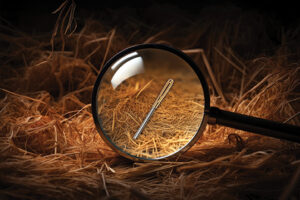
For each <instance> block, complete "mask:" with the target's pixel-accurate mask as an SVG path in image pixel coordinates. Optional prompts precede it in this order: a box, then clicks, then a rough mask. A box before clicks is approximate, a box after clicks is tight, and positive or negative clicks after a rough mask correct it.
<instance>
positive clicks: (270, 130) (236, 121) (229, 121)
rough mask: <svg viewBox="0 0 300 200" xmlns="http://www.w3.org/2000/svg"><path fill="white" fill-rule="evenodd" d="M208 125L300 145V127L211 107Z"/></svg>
mask: <svg viewBox="0 0 300 200" xmlns="http://www.w3.org/2000/svg"><path fill="white" fill-rule="evenodd" d="M206 114H208V116H209V118H208V124H219V125H223V126H227V127H231V128H236V129H240V130H244V131H249V132H253V133H258V134H261V135H266V136H271V137H275V138H279V139H285V140H290V141H293V142H298V143H300V127H298V126H294V125H290V124H283V123H279V122H275V121H271V120H266V119H261V118H257V117H251V116H248V115H242V114H238V113H233V112H229V111H225V110H221V109H219V108H216V107H211V108H210V110H209V111H208V112H207V113H206Z"/></svg>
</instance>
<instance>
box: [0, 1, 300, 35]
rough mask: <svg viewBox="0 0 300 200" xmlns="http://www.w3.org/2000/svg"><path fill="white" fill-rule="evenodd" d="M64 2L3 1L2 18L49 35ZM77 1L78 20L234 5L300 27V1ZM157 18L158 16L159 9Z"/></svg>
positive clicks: (191, 10) (23, 28)
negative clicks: (114, 13) (148, 10)
mask: <svg viewBox="0 0 300 200" xmlns="http://www.w3.org/2000/svg"><path fill="white" fill-rule="evenodd" d="M62 2H63V0H50V1H43V0H24V1H12V0H1V1H0V17H1V18H3V19H5V20H7V21H9V22H10V23H11V24H13V25H14V26H16V27H17V28H19V29H21V30H24V31H26V32H47V31H51V30H52V29H53V25H54V23H55V20H56V18H57V15H53V14H51V13H52V12H53V11H54V10H55V9H57V8H58V7H59V5H60V4H61V3H62ZM75 2H76V4H77V8H76V15H75V16H76V18H77V20H78V19H81V18H83V17H86V16H97V15H98V14H99V13H101V12H103V11H104V10H118V9H120V8H131V9H132V10H133V11H134V12H136V14H135V15H134V16H136V17H143V10H144V9H146V8H149V7H151V6H155V7H156V8H159V7H160V6H165V5H171V6H172V7H173V8H174V7H175V8H176V9H175V10H174V12H177V11H178V10H183V11H185V12H187V13H191V14H193V16H194V17H197V13H199V12H200V11H201V9H203V8H205V7H209V6H234V7H238V8H240V9H242V10H245V11H252V10H253V11H256V12H258V13H259V14H262V15H264V16H266V17H270V18H272V19H274V20H276V21H278V22H279V24H280V26H282V27H285V28H291V27H292V28H294V27H297V26H298V25H299V24H300V20H299V19H300V17H299V15H300V14H299V13H300V12H299V7H298V6H297V3H296V1H239V0H231V1H221V0H212V1H209V0H204V1H197V0H193V1H192V0H173V1H171V0H166V1H163V0H129V1H124V0H123V1H116V0H107V1H90V0H75ZM168 12H172V11H168ZM174 14H176V13H174ZM153 15H155V9H154V13H153ZM124 17H126V16H124ZM157 23H159V22H157Z"/></svg>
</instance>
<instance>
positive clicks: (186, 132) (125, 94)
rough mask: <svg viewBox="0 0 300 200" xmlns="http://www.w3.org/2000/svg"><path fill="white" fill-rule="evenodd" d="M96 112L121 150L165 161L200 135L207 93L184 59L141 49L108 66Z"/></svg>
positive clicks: (108, 134)
mask: <svg viewBox="0 0 300 200" xmlns="http://www.w3.org/2000/svg"><path fill="white" fill-rule="evenodd" d="M97 109H98V110H97V113H98V120H99V123H100V127H101V129H102V132H103V134H104V136H105V137H106V138H107V139H108V140H109V141H110V142H111V143H112V144H113V145H114V146H115V147H116V148H117V149H118V150H120V151H122V152H124V153H126V154H128V155H130V156H134V157H138V158H143V159H161V158H165V157H168V156H170V155H173V154H174V153H176V152H178V151H180V150H181V149H182V148H184V147H185V146H186V145H188V143H189V142H190V141H191V140H192V139H193V138H194V136H195V134H197V132H198V129H199V127H200V125H201V122H202V119H203V114H204V95H203V88H202V86H201V83H200V80H199V79H198V76H197V74H196V73H195V72H194V70H193V69H192V68H191V66H190V65H189V64H188V63H187V62H186V61H185V60H184V59H182V58H181V57H179V56H177V55H176V54H174V53H171V52H169V51H167V50H162V49H156V48H147V49H141V50H137V51H134V52H130V53H128V54H126V55H125V56H123V57H121V58H120V59H118V60H117V61H116V62H114V63H113V64H112V65H111V66H109V68H108V70H107V71H106V72H105V74H104V76H103V77H102V79H101V82H100V85H99V89H98V96H97Z"/></svg>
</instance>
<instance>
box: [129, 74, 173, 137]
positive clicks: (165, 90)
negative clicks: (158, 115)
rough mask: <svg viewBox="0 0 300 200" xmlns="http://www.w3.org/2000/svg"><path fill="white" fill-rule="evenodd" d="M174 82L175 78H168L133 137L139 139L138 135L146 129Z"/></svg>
mask: <svg viewBox="0 0 300 200" xmlns="http://www.w3.org/2000/svg"><path fill="white" fill-rule="evenodd" d="M173 84H174V80H173V79H169V80H167V82H166V84H165V85H164V87H163V89H162V90H161V91H160V93H159V95H158V97H157V98H156V100H155V102H154V103H153V105H152V108H151V110H150V111H149V112H148V114H147V116H146V118H145V119H144V121H143V122H142V124H141V126H140V127H139V129H138V130H137V132H136V133H135V134H134V136H133V139H137V137H138V136H139V135H140V134H141V133H142V131H143V130H144V128H145V126H146V124H147V123H148V121H149V120H150V118H151V116H152V115H153V113H154V111H155V110H156V109H157V108H158V106H159V105H160V104H161V102H162V100H163V99H164V98H165V97H166V95H167V94H168V92H169V91H170V89H171V87H172V86H173Z"/></svg>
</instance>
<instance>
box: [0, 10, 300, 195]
mask: <svg viewBox="0 0 300 200" xmlns="http://www.w3.org/2000/svg"><path fill="white" fill-rule="evenodd" d="M163 8H164V7H163ZM72 9H73V8H71V10H72ZM151 9H156V8H149V10H147V11H145V12H144V13H143V14H144V15H143V16H146V17H145V18H144V19H143V20H145V19H146V20H145V21H147V23H145V22H144V21H142V19H141V21H138V19H139V18H138V17H136V16H133V17H128V18H126V19H125V18H122V16H124V15H122V14H124V13H126V14H128V13H129V14H128V15H127V16H130V13H131V12H130V10H129V11H128V10H126V9H124V10H122V9H120V10H118V12H115V13H114V12H113V11H107V12H106V13H103V17H102V18H99V20H91V19H88V20H86V21H85V22H84V26H82V27H79V28H77V29H76V31H75V32H74V33H73V34H72V35H69V36H67V35H65V34H64V30H65V28H68V27H67V24H68V23H67V18H66V17H65V18H63V17H61V20H62V22H60V24H61V23H62V24H64V26H62V27H63V28H62V29H61V31H59V30H60V29H59V28H58V29H57V30H58V31H57V34H56V35H55V34H54V36H55V37H54V40H50V39H51V35H38V36H32V35H28V34H25V33H23V32H20V31H18V30H17V29H15V28H14V27H12V26H10V25H9V24H8V23H6V22H5V21H1V33H0V43H1V55H0V56H1V68H0V69H1V72H0V76H1V77H0V80H1V82H0V85H1V88H3V89H2V90H1V100H0V119H1V120H0V133H1V137H0V151H1V153H0V198H1V199H277V198H279V197H282V199H285V198H287V197H289V196H290V197H294V198H296V199H297V198H300V196H299V195H300V194H299V191H300V190H299V185H297V184H296V183H297V180H298V179H299V174H300V171H299V164H300V147H299V145H297V144H294V143H292V142H287V141H280V140H278V139H272V138H268V137H263V136H258V135H255V134H252V133H245V132H242V131H238V130H234V129H230V128H225V127H219V126H214V127H213V126H210V127H207V129H206V131H205V132H204V134H203V137H202V138H201V140H199V142H198V143H197V144H196V145H195V146H194V147H193V148H192V149H190V150H189V151H188V152H187V153H185V154H184V155H182V156H181V157H180V158H179V159H177V160H172V161H159V162H150V163H134V162H132V161H130V160H127V159H124V158H122V157H120V156H119V155H118V154H116V153H115V152H113V151H112V150H111V149H110V148H109V147H108V146H107V145H106V144H105V143H104V142H103V140H102V139H101V138H100V136H99V134H98V133H97V131H96V129H95V125H94V122H93V119H92V114H91V108H90V107H91V105H90V102H91V90H92V88H93V84H94V81H95V79H96V76H97V74H98V73H99V71H100V69H101V66H102V65H103V64H104V62H105V61H106V60H107V59H108V58H110V57H111V56H112V55H113V54H115V53H116V52H118V51H120V50H122V49H123V48H125V47H128V46H130V45H133V44H138V43H149V42H153V43H164V44H169V45H172V46H174V47H176V48H179V49H182V50H184V51H185V52H186V53H188V54H189V55H190V56H191V57H192V58H193V59H194V61H195V62H196V63H197V64H198V65H199V67H200V68H201V69H202V70H203V71H204V73H205V74H206V75H207V77H210V78H209V79H208V81H209V85H210V92H211V104H212V105H214V106H218V107H220V108H223V109H226V110H230V111H236V112H239V113H243V114H249V115H253V116H257V117H262V118H267V119H271V120H275V121H280V122H287V123H291V124H297V125H300V123H299V116H298V113H299V77H300V76H299V69H300V68H299V63H300V60H299V59H300V57H299V55H300V51H299V31H298V32H297V31H295V30H289V31H285V32H281V31H282V30H281V29H280V28H278V29H276V28H275V30H274V31H273V32H276V31H277V32H276V33H278V34H279V36H278V37H277V36H276V37H277V39H278V40H280V45H278V43H274V42H273V41H274V40H272V39H270V37H269V36H270V34H269V33H268V32H267V31H266V30H267V29H266V27H267V25H268V23H269V22H268V21H267V20H265V18H263V17H262V16H261V15H258V14H257V13H251V12H250V13H249V12H243V11H242V10H240V9H238V8H226V9H221V8H207V9H203V10H202V11H201V13H200V14H199V16H198V18H197V19H195V18H193V16H190V15H189V14H187V13H183V12H181V11H178V12H177V11H176V9H175V8H172V9H173V10H172V12H164V11H165V10H163V9H162V10H161V15H159V14H158V15H155V16H157V18H156V17H155V16H153V15H152V11H151ZM174 9H175V10H174ZM212 11H214V12H213V13H214V15H213V16H212V15H210V14H209V13H211V12H212ZM156 12H160V9H158V10H156ZM120 13H121V14H120ZM173 13H176V16H178V15H179V16H180V20H174V18H172V17H174V14H173ZM148 15H149V17H148V18H147V16H148ZM62 16H64V15H62ZM111 16H116V17H115V18H114V17H111ZM116 18H117V19H116ZM100 19H101V20H100ZM120 19H122V20H123V23H120ZM161 19H166V20H161ZM176 19H178V18H176ZM155 20H156V21H159V22H161V23H159V25H155V23H153V22H154V21H155ZM71 21H72V20H71ZM149 24H152V25H149ZM166 27H167V28H166ZM273 32H272V33H271V35H272V36H274V35H273ZM275 35H276V34H275ZM51 43H52V45H51ZM52 46H53V51H52ZM202 48H203V49H204V52H205V53H206V55H207V56H208V61H209V63H210V64H211V70H212V72H213V76H214V77H212V74H211V73H209V71H208V70H209V69H208V68H207V65H204V62H205V60H203V54H202V53H203V51H202V50H201V49H202ZM213 79H214V81H213ZM297 169H298V170H297Z"/></svg>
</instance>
